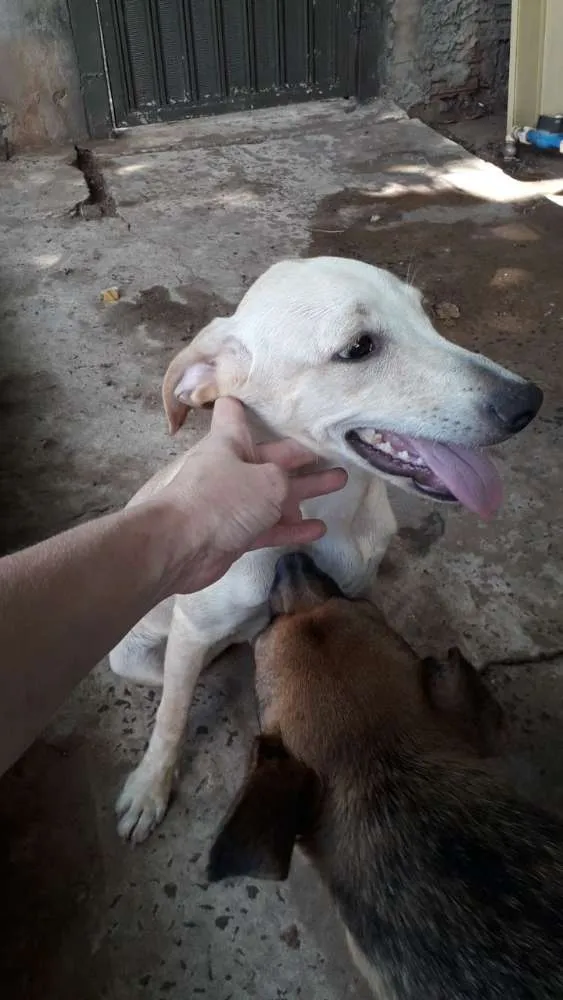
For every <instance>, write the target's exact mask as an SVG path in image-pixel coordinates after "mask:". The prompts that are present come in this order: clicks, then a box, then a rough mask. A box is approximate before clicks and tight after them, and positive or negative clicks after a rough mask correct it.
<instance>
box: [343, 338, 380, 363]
mask: <svg viewBox="0 0 563 1000" xmlns="http://www.w3.org/2000/svg"><path fill="white" fill-rule="evenodd" d="M376 349H377V342H376V340H375V339H374V337H372V335H371V334H369V333H362V334H361V336H360V337H358V339H357V340H355V341H354V343H353V344H348V347H345V348H344V350H343V351H339V352H338V354H337V355H336V358H337V359H338V360H339V361H363V360H364V358H367V357H368V356H369V355H370V354H373V352H374V351H375V350H376Z"/></svg>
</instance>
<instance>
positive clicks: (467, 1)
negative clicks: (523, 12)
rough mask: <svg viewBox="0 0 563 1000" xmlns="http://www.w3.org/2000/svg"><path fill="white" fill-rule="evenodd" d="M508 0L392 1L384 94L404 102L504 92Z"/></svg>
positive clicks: (495, 96) (496, 96)
mask: <svg viewBox="0 0 563 1000" xmlns="http://www.w3.org/2000/svg"><path fill="white" fill-rule="evenodd" d="M510 9H511V3H510V0H390V2H389V4H388V34H387V46H386V58H385V63H384V66H383V79H384V80H385V93H386V95H387V96H389V97H392V98H393V99H394V100H396V101H398V102H399V103H400V104H402V105H404V106H405V107H410V106H412V105H413V104H417V103H428V102H430V101H433V100H439V99H440V98H445V99H451V98H452V97H457V96H463V95H464V94H465V95H475V96H480V97H483V98H485V99H486V100H489V101H491V102H495V101H501V100H503V99H505V97H506V89H507V85H508V56H509V43H510Z"/></svg>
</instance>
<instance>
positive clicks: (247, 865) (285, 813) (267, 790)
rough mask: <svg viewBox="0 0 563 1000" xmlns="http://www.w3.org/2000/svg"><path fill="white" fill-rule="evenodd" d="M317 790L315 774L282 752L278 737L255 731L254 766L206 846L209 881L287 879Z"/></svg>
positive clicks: (311, 813) (317, 781)
mask: <svg viewBox="0 0 563 1000" xmlns="http://www.w3.org/2000/svg"><path fill="white" fill-rule="evenodd" d="M318 794H319V779H318V778H317V776H316V774H315V773H314V772H313V771H312V770H311V769H310V768H308V767H307V766H306V765H305V764H302V763H301V762H300V761H298V760H296V759H295V757H292V756H291V755H290V754H289V753H288V752H287V750H286V748H285V746H284V745H283V743H282V741H281V739H280V738H279V736H266V735H263V736H259V737H258V739H257V740H256V744H255V747H254V762H253V766H252V768H251V770H250V773H249V775H248V777H247V779H246V781H245V783H244V785H243V787H242V789H241V791H240V793H239V795H238V796H237V798H236V799H235V801H234V803H233V805H232V806H231V809H230V811H229V813H228V814H227V816H226V818H225V820H224V822H223V825H222V827H221V829H220V831H219V834H218V836H217V839H216V840H215V843H214V844H213V847H212V848H211V851H210V854H209V863H208V866H207V875H208V878H209V881H210V882H218V881H219V880H220V879H223V878H229V877H233V876H237V875H239V876H240V875H246V876H251V877H253V878H261V879H280V880H282V879H286V878H287V876H288V873H289V866H290V864H291V855H292V852H293V847H294V844H295V841H296V839H297V837H298V836H299V835H300V834H301V833H303V832H305V830H306V828H307V826H308V824H309V823H310V822H311V818H312V816H313V813H314V810H315V807H316V804H317V802H318Z"/></svg>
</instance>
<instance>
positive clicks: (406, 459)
mask: <svg viewBox="0 0 563 1000" xmlns="http://www.w3.org/2000/svg"><path fill="white" fill-rule="evenodd" d="M397 458H400V459H401V461H402V462H410V458H411V457H410V455H409V453H408V451H400V452H399V454H398V455H397Z"/></svg>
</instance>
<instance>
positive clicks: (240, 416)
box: [211, 396, 253, 458]
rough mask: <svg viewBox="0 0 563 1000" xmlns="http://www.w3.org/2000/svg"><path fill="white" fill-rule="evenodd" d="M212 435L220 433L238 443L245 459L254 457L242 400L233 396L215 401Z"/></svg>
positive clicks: (222, 397)
mask: <svg viewBox="0 0 563 1000" xmlns="http://www.w3.org/2000/svg"><path fill="white" fill-rule="evenodd" d="M211 433H219V434H221V435H222V436H223V437H226V438H228V439H229V440H230V441H233V442H236V444H237V445H239V446H240V447H241V448H242V449H243V451H244V457H245V458H251V457H253V444H252V436H251V433H250V428H249V426H248V423H247V421H246V414H245V412H244V406H243V405H242V403H241V402H240V400H238V399H234V398H233V397H232V396H220V397H219V399H217V400H215V405H214V407H213V416H212V418H211Z"/></svg>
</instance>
